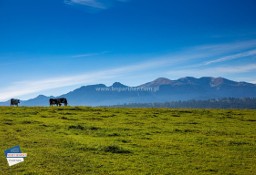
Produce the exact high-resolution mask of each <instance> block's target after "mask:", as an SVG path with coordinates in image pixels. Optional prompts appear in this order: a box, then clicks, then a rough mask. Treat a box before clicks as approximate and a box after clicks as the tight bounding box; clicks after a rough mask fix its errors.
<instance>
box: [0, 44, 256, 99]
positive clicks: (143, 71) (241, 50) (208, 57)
mask: <svg viewBox="0 0 256 175" xmlns="http://www.w3.org/2000/svg"><path fill="white" fill-rule="evenodd" d="M253 44H254V42H252V41H248V43H246V42H242V43H240V44H239V43H235V44H234V45H233V44H232V43H229V44H220V45H219V46H218V45H214V46H210V45H208V46H197V47H193V48H188V49H186V50H182V51H180V52H177V53H176V54H173V53H172V54H168V55H163V56H156V57H149V58H147V59H146V61H144V62H137V63H134V64H131V65H127V66H118V67H113V68H109V69H105V70H98V71H97V70H96V71H95V72H84V73H83V74H78V75H70V76H65V77H63V76H56V77H50V78H47V77H46V78H45V79H41V80H30V81H19V82H14V83H13V84H9V85H7V86H5V87H0V100H1V101H3V100H8V99H10V98H12V97H18V98H22V97H25V96H26V97H27V96H29V95H30V94H35V93H37V94H38V93H41V92H46V91H50V90H53V89H62V88H65V87H70V86H76V87H79V86H81V85H86V84H87V85H88V84H97V83H106V82H112V83H113V82H114V81H116V80H122V81H126V80H127V79H131V77H136V78H138V77H139V76H140V75H143V77H144V78H143V79H141V80H136V82H139V83H145V81H150V80H152V79H151V78H152V77H154V78H157V77H155V76H158V75H159V76H167V77H168V78H170V79H175V78H180V77H184V76H195V77H202V76H213V77H218V76H224V77H226V78H232V77H234V80H238V79H236V77H246V76H248V75H249V76H248V80H251V81H252V80H255V79H256V64H255V62H254V60H255V59H256V49H255V47H254V49H253V46H254V45H253ZM246 46H247V47H246ZM195 48H196V49H195ZM213 48H214V49H213ZM231 48H232V49H231ZM213 50H214V51H213ZM218 50H219V51H218ZM101 54H102V53H101ZM96 55H98V53H87V54H78V55H74V56H73V57H75V58H80V57H90V56H96ZM218 55H222V56H221V57H218ZM245 57H246V58H247V57H248V58H250V59H248V60H249V61H248V60H247V61H242V62H241V63H240V64H239V65H238V64H234V62H232V60H234V59H238V58H245ZM138 58H140V56H138ZM133 59H134V58H133ZM222 62H225V63H226V62H227V63H229V64H221V63H222ZM214 63H220V64H214ZM156 72H157V75H156V74H155V73H156ZM149 77H150V79H149ZM238 81H239V80H238ZM128 85H130V84H128ZM138 85H139V84H138ZM52 95H54V94H52ZM30 97H31V96H30Z"/></svg>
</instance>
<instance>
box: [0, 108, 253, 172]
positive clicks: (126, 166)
mask: <svg viewBox="0 0 256 175" xmlns="http://www.w3.org/2000/svg"><path fill="white" fill-rule="evenodd" d="M15 145H20V146H21V150H22V151H23V152H25V153H27V154H28V157H27V158H26V159H25V162H22V163H20V164H17V165H14V166H12V167H8V164H7V161H6V159H5V156H4V150H5V149H8V148H10V147H12V146H15ZM0 148H1V152H2V153H1V154H0V174H4V175H6V174H27V175H29V174H30V175H32V174H40V175H41V174H64V175H65V174H125V175H127V174H178V175H179V174H230V175H231V174H232V175H233V174H234V175H235V174H243V175H244V174H246V175H254V174H256V164H255V162H256V111H255V110H203V109H202V110H200V109H197V110H196V109H129V108H125V109H122V108H88V107H61V108H58V107H45V108H44V107H19V108H16V107H0Z"/></svg>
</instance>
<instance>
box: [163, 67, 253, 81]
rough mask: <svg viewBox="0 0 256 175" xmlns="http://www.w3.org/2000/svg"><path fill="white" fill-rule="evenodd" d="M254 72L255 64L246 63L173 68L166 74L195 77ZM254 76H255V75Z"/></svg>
mask: <svg viewBox="0 0 256 175" xmlns="http://www.w3.org/2000/svg"><path fill="white" fill-rule="evenodd" d="M248 72H249V73H250V72H254V73H256V64H246V65H238V66H234V65H231V66H218V67H201V68H192V69H175V70H171V71H168V72H167V74H168V75H175V76H176V77H175V78H179V77H185V76H189V75H193V76H195V77H203V76H207V75H209V76H213V77H223V76H229V77H230V76H233V75H234V74H235V75H239V74H243V73H248ZM255 78H256V76H255Z"/></svg>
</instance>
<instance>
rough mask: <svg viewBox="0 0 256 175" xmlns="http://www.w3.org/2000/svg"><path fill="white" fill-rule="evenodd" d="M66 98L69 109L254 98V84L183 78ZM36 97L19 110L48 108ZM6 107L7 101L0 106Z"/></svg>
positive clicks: (91, 88)
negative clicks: (23, 108)
mask: <svg viewBox="0 0 256 175" xmlns="http://www.w3.org/2000/svg"><path fill="white" fill-rule="evenodd" d="M59 97H65V98H67V100H68V103H69V105H72V106H78V105H79V106H80V105H87V106H109V105H120V104H129V103H155V102H171V101H185V100H192V99H193V100H207V99H219V98H228V97H232V98H245V97H249V98H255V97H256V84H252V83H247V82H236V81H232V80H228V79H225V78H221V77H218V78H213V77H202V78H194V77H185V78H180V79H177V80H170V79H167V78H158V79H156V80H154V81H151V82H148V83H145V84H142V85H140V86H136V87H129V86H126V85H123V84H121V83H119V82H115V83H114V84H113V85H112V86H106V85H104V84H96V85H88V86H82V87H80V88H78V89H75V90H73V91H71V92H68V93H67V94H63V95H61V96H59ZM50 98H53V97H47V96H44V95H39V96H37V97H36V98H33V99H29V100H26V101H21V104H20V105H21V106H48V105H49V99H50ZM0 105H1V106H7V105H8V106H9V101H6V102H0Z"/></svg>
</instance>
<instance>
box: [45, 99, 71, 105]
mask: <svg viewBox="0 0 256 175" xmlns="http://www.w3.org/2000/svg"><path fill="white" fill-rule="evenodd" d="M49 103H50V106H52V105H56V106H61V103H63V104H64V105H65V106H67V104H68V101H67V99H66V98H50V100H49Z"/></svg>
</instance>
